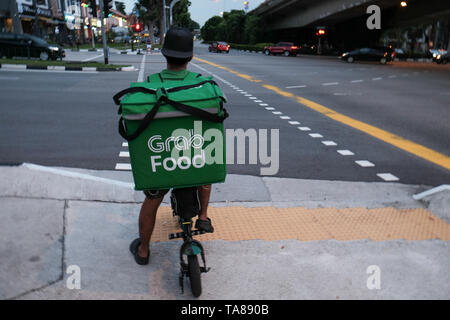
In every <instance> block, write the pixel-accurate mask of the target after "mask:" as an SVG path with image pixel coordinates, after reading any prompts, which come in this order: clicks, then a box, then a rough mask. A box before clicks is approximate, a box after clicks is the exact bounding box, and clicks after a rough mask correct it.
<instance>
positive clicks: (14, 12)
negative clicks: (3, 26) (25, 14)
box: [9, 0, 23, 33]
mask: <svg viewBox="0 0 450 320" xmlns="http://www.w3.org/2000/svg"><path fill="white" fill-rule="evenodd" d="M9 12H11V17H12V26H13V32H14V33H23V32H22V25H21V23H20V19H19V10H18V8H17V2H16V0H9Z"/></svg>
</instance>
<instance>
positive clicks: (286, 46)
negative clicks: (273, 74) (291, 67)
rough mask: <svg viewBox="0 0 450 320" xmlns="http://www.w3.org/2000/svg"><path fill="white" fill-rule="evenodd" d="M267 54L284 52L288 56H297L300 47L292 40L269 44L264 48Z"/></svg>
mask: <svg viewBox="0 0 450 320" xmlns="http://www.w3.org/2000/svg"><path fill="white" fill-rule="evenodd" d="M264 53H265V54H266V56H268V55H271V54H284V55H285V56H286V57H288V56H296V55H297V53H298V47H297V46H295V45H294V43H292V42H279V43H277V44H276V45H274V46H268V47H265V48H264Z"/></svg>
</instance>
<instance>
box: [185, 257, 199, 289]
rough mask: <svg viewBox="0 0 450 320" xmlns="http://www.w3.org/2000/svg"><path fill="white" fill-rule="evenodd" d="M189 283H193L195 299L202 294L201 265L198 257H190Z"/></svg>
mask: <svg viewBox="0 0 450 320" xmlns="http://www.w3.org/2000/svg"><path fill="white" fill-rule="evenodd" d="M188 269H189V281H190V282H191V291H192V294H193V295H194V297H199V296H200V295H201V294H202V279H201V276H200V273H201V272H200V265H199V264H198V258H197V256H196V255H191V256H188Z"/></svg>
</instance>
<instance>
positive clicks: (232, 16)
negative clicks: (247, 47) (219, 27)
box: [222, 10, 246, 43]
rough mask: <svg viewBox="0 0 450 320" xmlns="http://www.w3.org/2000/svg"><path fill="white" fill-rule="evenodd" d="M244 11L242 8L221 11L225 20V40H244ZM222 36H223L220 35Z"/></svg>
mask: <svg viewBox="0 0 450 320" xmlns="http://www.w3.org/2000/svg"><path fill="white" fill-rule="evenodd" d="M245 17H246V15H245V12H244V10H231V11H230V12H224V13H223V19H224V20H225V24H226V30H225V35H224V36H225V41H228V42H231V43H243V42H244V35H243V31H244V24H245ZM222 38H223V36H222Z"/></svg>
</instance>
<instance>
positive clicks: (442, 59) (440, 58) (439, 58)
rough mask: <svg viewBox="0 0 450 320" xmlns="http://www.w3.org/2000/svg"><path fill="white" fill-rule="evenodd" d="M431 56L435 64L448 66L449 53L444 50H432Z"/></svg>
mask: <svg viewBox="0 0 450 320" xmlns="http://www.w3.org/2000/svg"><path fill="white" fill-rule="evenodd" d="M430 55H432V59H433V62H436V63H438V64H441V63H442V64H446V63H447V62H448V60H449V56H448V52H447V51H446V50H444V49H431V50H430Z"/></svg>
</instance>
